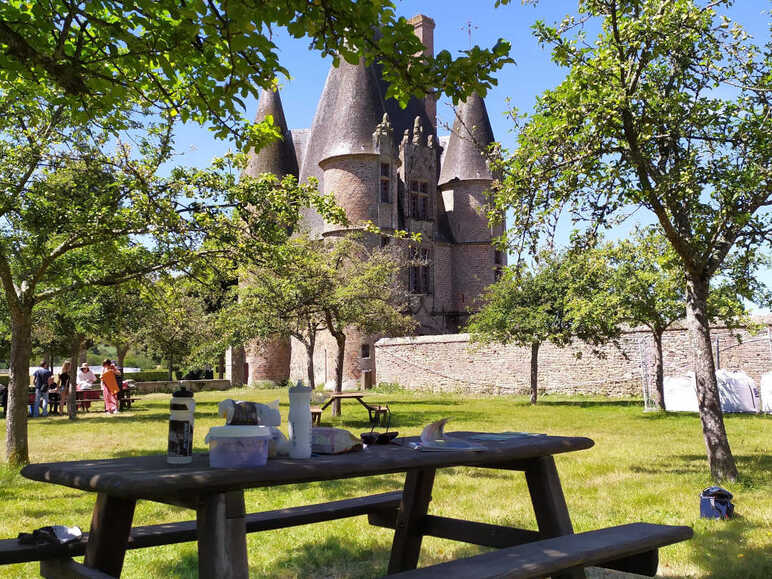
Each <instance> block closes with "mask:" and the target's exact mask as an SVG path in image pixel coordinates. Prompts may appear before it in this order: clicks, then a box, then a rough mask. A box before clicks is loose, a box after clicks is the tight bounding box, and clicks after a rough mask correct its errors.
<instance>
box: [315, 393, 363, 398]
mask: <svg viewBox="0 0 772 579" xmlns="http://www.w3.org/2000/svg"><path fill="white" fill-rule="evenodd" d="M325 394H328V395H329V396H330V398H362V397H363V396H364V395H365V394H367V393H366V392H325Z"/></svg>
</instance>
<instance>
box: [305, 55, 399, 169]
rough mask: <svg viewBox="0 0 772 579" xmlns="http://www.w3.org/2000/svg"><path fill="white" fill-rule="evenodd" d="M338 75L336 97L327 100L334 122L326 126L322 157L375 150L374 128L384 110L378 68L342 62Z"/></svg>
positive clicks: (323, 112)
mask: <svg viewBox="0 0 772 579" xmlns="http://www.w3.org/2000/svg"><path fill="white" fill-rule="evenodd" d="M336 76H337V79H336V84H337V89H338V90H337V93H336V95H335V100H334V102H330V103H326V104H327V106H330V107H331V109H332V110H331V111H329V112H330V114H331V116H332V118H333V119H335V122H332V123H330V124H328V125H327V126H326V129H327V130H326V131H325V141H326V142H325V146H324V149H323V150H322V159H328V158H330V157H336V156H338V155H349V154H352V153H373V152H375V151H374V150H373V131H374V130H375V127H376V125H377V124H378V123H379V122H381V119H382V118H383V113H384V112H385V108H384V102H383V97H382V96H381V91H380V88H379V84H378V77H377V76H376V73H375V70H373V67H371V66H364V63H363V62H360V63H359V64H358V65H351V64H348V63H347V62H341V63H340V66H339V67H338V70H337V75H336ZM326 113H327V111H326V110H324V111H322V114H326ZM317 114H318V113H317ZM322 159H320V160H322Z"/></svg>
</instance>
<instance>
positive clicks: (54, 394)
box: [49, 360, 71, 414]
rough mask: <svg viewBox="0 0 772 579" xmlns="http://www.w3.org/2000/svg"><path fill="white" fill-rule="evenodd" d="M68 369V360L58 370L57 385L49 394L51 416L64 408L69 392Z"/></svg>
mask: <svg viewBox="0 0 772 579" xmlns="http://www.w3.org/2000/svg"><path fill="white" fill-rule="evenodd" d="M70 367H71V365H70V361H69V360H65V361H64V362H62V367H61V368H60V369H59V385H58V386H57V387H56V388H55V389H54V390H52V391H51V392H50V394H49V396H50V398H51V413H52V414H59V412H60V408H62V409H63V408H64V402H65V401H66V400H67V396H68V394H69V392H70ZM62 397H64V398H62Z"/></svg>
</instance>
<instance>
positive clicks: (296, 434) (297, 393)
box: [288, 382, 311, 458]
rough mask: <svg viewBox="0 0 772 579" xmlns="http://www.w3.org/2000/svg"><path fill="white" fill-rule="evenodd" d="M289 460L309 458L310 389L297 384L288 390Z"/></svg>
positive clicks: (299, 383) (300, 383)
mask: <svg viewBox="0 0 772 579" xmlns="http://www.w3.org/2000/svg"><path fill="white" fill-rule="evenodd" d="M289 400H290V409H289V421H288V422H289V439H290V453H289V455H290V458H309V457H310V456H311V388H307V387H305V386H303V383H302V382H298V383H297V386H294V387H292V388H290V389H289Z"/></svg>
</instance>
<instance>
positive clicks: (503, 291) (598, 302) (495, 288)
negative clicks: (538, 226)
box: [467, 251, 619, 404]
mask: <svg viewBox="0 0 772 579" xmlns="http://www.w3.org/2000/svg"><path fill="white" fill-rule="evenodd" d="M587 255H588V254H584V253H577V252H568V251H564V252H561V253H557V254H555V253H551V252H549V251H545V252H542V253H541V254H539V256H538V258H537V260H536V262H535V263H534V265H533V266H532V267H531V268H528V267H526V266H525V265H524V264H522V263H520V264H517V265H515V266H513V267H510V268H507V269H506V270H505V271H504V275H503V276H502V278H501V279H500V280H499V281H497V282H496V283H495V284H493V285H492V286H490V287H489V288H488V289H487V290H486V292H485V294H484V295H483V301H482V304H483V306H482V308H481V309H480V311H479V312H477V313H475V314H473V315H472V317H471V318H470V320H469V324H468V325H467V330H468V331H469V332H470V334H471V335H472V340H473V341H478V342H501V343H510V342H511V343H514V344H517V345H519V346H526V347H530V348H531V404H536V401H537V398H538V372H539V347H540V346H541V344H543V343H544V342H551V343H552V344H554V345H555V346H557V347H558V348H562V347H565V346H568V345H569V344H571V343H572V342H573V340H574V339H580V340H583V341H585V342H587V343H590V344H594V345H598V344H601V343H604V342H607V341H608V340H610V339H613V338H614V337H616V336H618V335H619V327H618V320H619V318H618V317H617V315H616V308H615V307H614V305H613V304H614V299H613V297H612V296H609V295H601V293H600V291H599V289H600V287H602V284H601V283H600V282H599V278H602V277H604V276H605V275H607V272H606V271H605V268H600V269H599V268H597V267H593V261H592V260H589V259H587Z"/></svg>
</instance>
